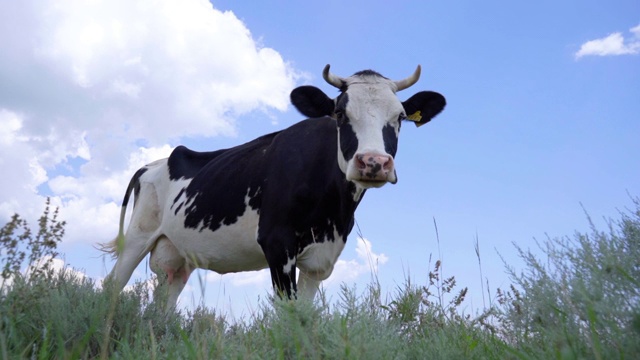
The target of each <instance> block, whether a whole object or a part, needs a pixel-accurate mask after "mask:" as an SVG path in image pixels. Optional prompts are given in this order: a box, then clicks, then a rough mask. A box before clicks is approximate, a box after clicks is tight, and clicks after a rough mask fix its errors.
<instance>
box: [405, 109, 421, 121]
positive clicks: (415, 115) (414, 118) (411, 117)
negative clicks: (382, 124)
mask: <svg viewBox="0 0 640 360" xmlns="http://www.w3.org/2000/svg"><path fill="white" fill-rule="evenodd" d="M407 120H411V121H415V122H418V121H420V120H422V115H421V114H420V110H418V111H416V112H414V113H413V114H411V115H409V116H407Z"/></svg>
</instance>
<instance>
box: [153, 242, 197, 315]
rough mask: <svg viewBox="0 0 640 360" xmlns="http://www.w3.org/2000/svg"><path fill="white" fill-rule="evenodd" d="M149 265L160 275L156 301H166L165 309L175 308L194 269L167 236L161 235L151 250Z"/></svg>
mask: <svg viewBox="0 0 640 360" xmlns="http://www.w3.org/2000/svg"><path fill="white" fill-rule="evenodd" d="M149 267H150V268H151V271H153V272H154V273H155V274H156V275H157V277H158V285H157V286H156V288H155V290H154V301H162V300H164V301H165V304H166V306H165V310H166V311H170V310H171V309H173V308H175V306H176V303H177V302H178V296H180V293H181V292H182V290H183V289H184V286H185V284H186V283H187V280H189V276H190V275H191V272H192V271H193V269H191V267H190V266H189V264H187V262H186V260H185V259H184V258H183V257H182V256H181V255H180V253H179V252H178V249H176V247H175V246H174V245H173V244H172V243H171V241H170V240H169V239H168V238H167V237H166V236H161V237H160V238H158V241H157V242H156V244H155V247H154V248H153V250H151V256H150V259H149Z"/></svg>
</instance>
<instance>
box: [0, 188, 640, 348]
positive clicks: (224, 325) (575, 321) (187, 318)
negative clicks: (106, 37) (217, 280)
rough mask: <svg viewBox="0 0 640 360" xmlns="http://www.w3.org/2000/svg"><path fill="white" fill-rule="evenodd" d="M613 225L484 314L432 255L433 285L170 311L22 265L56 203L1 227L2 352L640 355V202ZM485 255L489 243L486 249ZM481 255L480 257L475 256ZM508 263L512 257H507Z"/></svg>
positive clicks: (534, 265) (540, 263)
mask: <svg viewBox="0 0 640 360" xmlns="http://www.w3.org/2000/svg"><path fill="white" fill-rule="evenodd" d="M634 204H635V205H636V209H635V210H633V211H627V212H626V213H621V214H620V217H619V219H617V220H615V221H613V220H611V221H610V222H609V226H608V229H607V231H600V230H597V229H596V228H595V227H593V226H592V229H591V231H590V232H589V233H588V234H582V233H576V234H574V235H573V236H571V237H563V238H555V239H546V240H545V241H544V242H541V243H539V246H540V250H542V251H541V253H542V254H543V257H542V258H539V257H537V256H536V255H534V252H532V251H530V250H525V249H521V248H517V249H518V251H519V254H520V257H521V258H522V259H523V260H524V262H525V268H524V269H522V270H519V271H518V270H516V269H513V268H512V267H510V266H508V265H507V266H506V267H507V271H508V272H509V274H510V275H511V279H512V285H511V286H510V287H509V288H508V289H498V291H497V293H496V295H495V297H494V298H493V302H492V303H490V304H488V305H487V307H486V308H485V310H484V312H482V313H480V314H475V315H470V314H464V313H463V312H462V308H463V305H462V304H463V303H464V298H465V296H466V295H467V289H466V288H458V286H457V284H456V281H455V277H448V278H444V277H443V276H442V274H441V265H442V264H441V262H440V261H436V262H435V264H434V266H433V268H432V271H431V272H430V273H429V274H428V279H429V280H428V283H427V284H415V283H413V282H412V280H411V279H406V280H405V282H404V283H403V284H402V285H401V286H398V287H397V289H396V290H395V291H394V292H393V293H391V294H388V295H384V296H383V295H382V294H381V291H380V286H379V285H378V284H377V283H376V282H375V281H372V283H371V284H370V285H369V286H368V287H367V288H366V289H362V290H361V291H357V290H356V289H354V288H350V287H347V286H345V285H343V287H342V288H341V291H340V296H339V298H338V299H337V300H336V301H333V302H331V303H328V302H327V301H326V300H325V298H324V297H323V296H320V297H319V298H318V299H316V301H314V302H305V301H281V300H273V299H270V300H266V301H263V302H262V303H261V306H260V308H259V309H258V310H257V311H256V312H255V313H254V314H252V315H251V317H250V318H248V319H243V320H242V321H237V320H233V319H227V318H225V317H224V316H223V315H220V314H218V313H216V312H215V310H214V309H209V308H203V307H200V308H197V309H196V310H194V311H186V312H182V313H173V314H170V315H166V314H164V312H163V311H161V309H159V308H158V307H156V306H155V305H154V303H153V302H152V301H151V300H152V299H150V298H149V292H148V291H147V289H146V287H145V286H144V285H143V284H137V285H136V286H134V287H133V289H132V290H131V291H126V292H123V293H122V294H118V295H115V294H113V292H111V291H109V289H99V288H97V287H96V284H95V283H94V282H93V280H90V279H81V278H78V277H77V276H76V275H74V272H72V271H70V270H69V269H66V270H64V271H61V272H54V271H53V270H52V269H50V268H49V267H48V265H47V264H48V263H46V262H45V264H44V265H43V264H42V262H41V263H40V265H41V267H40V269H41V271H31V272H29V273H26V274H25V273H22V272H20V271H19V269H21V268H24V267H25V266H27V265H29V264H31V265H33V264H35V262H36V261H37V260H38V259H40V258H42V256H47V255H49V256H51V255H52V254H55V253H56V252H55V249H56V245H57V243H58V242H59V241H60V240H61V239H62V235H63V234H64V223H62V222H59V221H58V220H57V212H53V213H51V212H49V207H48V206H47V208H46V210H45V214H44V215H43V217H42V218H41V219H40V221H39V224H38V225H39V226H38V227H39V230H38V231H37V232H31V231H29V230H28V229H29V228H28V225H27V224H26V222H24V220H22V219H20V217H19V216H17V215H16V216H15V217H14V218H12V220H11V221H10V222H9V223H7V225H5V226H4V227H3V228H2V229H0V245H1V246H2V247H1V248H0V261H2V263H1V265H2V266H4V267H3V269H5V270H6V271H4V272H3V273H2V277H3V279H5V280H7V279H9V281H5V282H4V283H3V285H2V288H1V289H0V358H3V359H14V358H16V359H21V358H28V359H52V358H56V359H80V358H109V359H218V358H221V359H228V358H231V359H298V358H300V359H636V358H639V357H640V301H639V300H640V286H639V285H640V284H639V281H640V280H639V279H640V202H638V200H637V199H636V200H635V201H634ZM477 253H478V256H479V251H477ZM479 260H480V259H479ZM505 263H506V264H507V263H508V261H507V260H505Z"/></svg>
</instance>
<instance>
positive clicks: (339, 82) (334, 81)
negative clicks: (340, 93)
mask: <svg viewBox="0 0 640 360" xmlns="http://www.w3.org/2000/svg"><path fill="white" fill-rule="evenodd" d="M329 67H331V65H329V64H327V66H325V67H324V70H322V77H323V78H324V80H325V81H326V82H328V83H329V84H331V85H333V86H335V87H337V88H338V89H342V87H343V86H344V79H342V78H341V77H339V76H335V75H333V74H332V73H331V72H329Z"/></svg>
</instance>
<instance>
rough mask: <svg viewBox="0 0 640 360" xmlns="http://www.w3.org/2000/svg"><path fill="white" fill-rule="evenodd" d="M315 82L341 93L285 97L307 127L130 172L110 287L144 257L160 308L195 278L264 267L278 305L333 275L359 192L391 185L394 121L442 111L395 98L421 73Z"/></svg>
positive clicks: (428, 99) (179, 152) (428, 102)
mask: <svg viewBox="0 0 640 360" xmlns="http://www.w3.org/2000/svg"><path fill="white" fill-rule="evenodd" d="M323 77H324V79H325V80H326V81H327V82H328V83H329V84H331V85H333V86H335V87H337V88H338V89H340V94H339V95H338V97H337V98H336V99H331V98H329V97H328V96H327V95H325V94H324V93H323V92H322V91H321V90H320V89H318V88H316V87H313V86H301V87H298V88H296V89H294V90H293V91H292V93H291V101H292V103H293V105H294V106H295V107H296V108H297V109H298V110H299V111H300V112H301V113H302V114H304V115H305V116H308V117H310V119H307V120H304V121H301V122H299V123H297V124H295V125H293V126H291V127H289V128H287V129H285V130H282V131H278V132H274V133H272V134H268V135H264V136H262V137H259V138H257V139H255V140H253V141H250V142H248V143H246V144H243V145H239V146H236V147H233V148H229V149H224V150H218V151H212V152H196V151H193V150H189V149H187V148H186V147H183V146H179V147H177V148H176V149H175V150H174V151H173V152H172V153H171V155H170V156H169V158H166V159H162V160H158V161H156V162H153V163H150V164H148V165H146V166H144V167H142V168H141V169H140V170H138V171H137V172H136V173H135V174H134V176H133V178H132V179H131V182H130V183H129V187H128V188H127V191H126V193H125V197H124V200H123V203H122V211H121V214H120V231H119V233H118V236H117V237H116V239H114V240H113V241H112V242H110V243H108V244H106V245H105V250H106V251H108V252H110V253H112V254H114V255H115V256H117V262H116V264H115V267H114V268H113V270H112V272H111V273H110V275H109V278H110V279H111V281H115V286H116V287H117V289H118V290H121V289H122V288H123V287H124V286H125V284H126V283H127V282H128V280H129V278H130V277H131V274H132V272H133V270H134V269H135V268H136V267H137V265H138V264H139V263H140V262H141V261H142V260H143V258H144V257H145V256H146V255H147V254H148V253H149V252H151V257H150V260H149V264H150V267H151V269H152V271H154V272H155V273H156V274H157V275H158V279H159V280H160V281H159V285H158V286H160V287H161V288H163V289H165V290H166V291H167V292H168V300H167V301H168V302H167V305H168V306H174V305H175V303H176V301H177V299H178V295H179V294H180V292H181V291H182V289H183V288H184V285H185V283H186V281H187V279H188V278H189V275H190V274H191V272H192V271H193V270H194V269H195V268H202V269H209V270H213V271H215V272H217V273H220V274H225V273H232V272H240V271H249V270H259V269H264V268H266V267H269V269H270V271H271V280H272V282H273V286H274V288H275V289H276V291H277V292H279V293H280V294H281V295H284V296H288V297H293V296H296V295H297V294H299V295H301V296H304V297H308V298H313V296H314V295H315V293H316V291H317V289H318V286H319V284H320V282H321V281H322V280H325V279H326V278H328V277H329V275H331V272H332V271H333V267H334V265H335V263H336V261H337V259H338V256H339V255H340V253H341V252H342V249H343V248H344V246H345V242H346V240H347V235H349V233H350V232H351V229H352V227H353V224H354V212H355V210H356V207H357V206H358V204H359V203H360V201H361V200H362V197H363V195H364V193H365V191H366V190H367V189H369V188H377V187H381V186H383V185H384V184H386V183H396V181H397V177H396V169H395V167H394V156H395V154H396V150H397V146H398V134H399V132H400V125H401V123H402V121H404V120H411V121H414V122H416V124H417V125H421V124H424V123H426V122H428V121H429V120H431V119H432V118H433V117H434V116H436V115H437V114H438V113H440V111H442V109H443V108H444V106H445V98H444V97H443V96H442V95H440V94H438V93H436V92H431V91H422V92H418V93H417V94H415V95H413V96H412V97H411V98H409V99H408V100H407V101H404V102H400V101H399V100H398V98H397V97H396V92H397V91H400V90H403V89H406V88H408V87H410V86H411V85H413V84H415V83H416V82H417V81H418V78H419V77H420V66H418V67H417V69H416V71H415V72H414V73H413V75H411V76H410V77H408V78H406V79H404V80H401V81H392V80H389V79H387V78H385V77H383V76H382V75H380V74H378V73H376V72H374V71H371V70H365V71H361V72H358V73H356V74H354V75H352V76H350V77H348V78H341V77H338V76H335V75H333V74H332V73H330V72H329V65H327V66H326V67H325V69H324V71H323ZM132 192H133V193H134V194H135V202H134V207H133V213H132V216H131V221H130V224H129V227H128V228H127V231H126V233H124V218H125V213H126V208H127V203H128V201H129V198H130V196H131V193H132ZM296 268H298V269H300V275H299V279H298V282H297V283H296Z"/></svg>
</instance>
